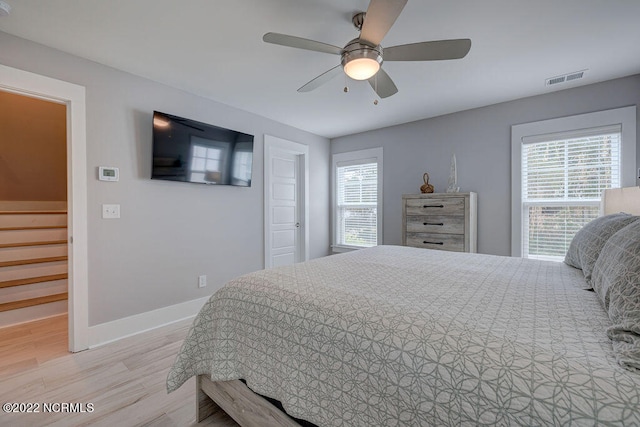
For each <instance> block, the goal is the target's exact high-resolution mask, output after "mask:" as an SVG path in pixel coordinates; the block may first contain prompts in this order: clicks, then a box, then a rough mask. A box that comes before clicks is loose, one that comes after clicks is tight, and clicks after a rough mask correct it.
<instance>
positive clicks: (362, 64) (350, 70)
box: [344, 58, 380, 80]
mask: <svg viewBox="0 0 640 427" xmlns="http://www.w3.org/2000/svg"><path fill="white" fill-rule="evenodd" d="M378 70H380V63H379V62H378V61H376V60H375V59H371V58H355V59H352V60H351V61H349V62H347V63H346V64H344V72H345V73H347V76H349V77H351V78H352V79H354V80H368V79H370V78H371V77H373V76H374V75H375V74H376V73H377V72H378Z"/></svg>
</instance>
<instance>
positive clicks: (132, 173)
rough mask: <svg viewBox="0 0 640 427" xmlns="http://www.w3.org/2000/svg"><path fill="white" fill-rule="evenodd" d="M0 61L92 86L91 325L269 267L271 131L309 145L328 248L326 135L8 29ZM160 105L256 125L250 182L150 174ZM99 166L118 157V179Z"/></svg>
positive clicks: (313, 216)
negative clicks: (102, 175) (113, 214)
mask: <svg viewBox="0 0 640 427" xmlns="http://www.w3.org/2000/svg"><path fill="white" fill-rule="evenodd" d="M0 63H1V64H4V65H7V66H10V67H14V68H20V69H23V70H27V71H31V72H34V73H37V74H41V75H45V76H49V77H53V78H56V79H60V80H64V81H68V82H71V83H75V84H79V85H83V86H85V87H86V108H87V168H88V176H87V182H88V215H89V218H88V224H89V225H88V233H89V236H88V237H89V323H90V325H91V326H93V325H96V324H100V323H104V322H108V321H111V320H116V319H119V318H123V317H126V316H131V315H134V314H137V313H143V312H146V311H149V310H153V309H157V308H161V307H165V306H169V305H173V304H177V303H180V302H183V301H188V300H192V299H196V298H200V297H203V296H207V295H209V294H212V293H213V292H214V291H215V290H216V289H218V288H219V287H220V286H221V285H223V284H224V283H225V282H226V281H228V280H229V279H231V278H233V277H235V276H237V275H239V274H242V273H246V272H249V271H253V270H258V269H261V268H262V267H263V253H264V249H263V241H264V238H263V214H262V206H263V179H262V173H263V140H264V134H270V135H274V136H277V137H280V138H284V139H289V140H292V141H296V142H300V143H303V144H306V145H308V146H309V147H310V174H309V176H310V187H311V189H312V195H313V197H311V198H310V218H309V220H310V256H311V258H315V257H319V256H324V255H327V253H328V248H329V238H328V236H329V169H330V163H329V160H330V154H329V151H330V144H329V140H328V139H326V138H322V137H319V136H316V135H313V134H310V133H307V132H303V131H301V130H299V129H295V128H292V127H289V126H285V125H283V124H280V123H277V122H274V121H272V120H268V119H266V118H263V117H260V116H257V115H255V114H250V113H247V112H245V111H241V110H238V109H234V108H231V107H229V106H226V105H222V104H220V103H216V102H213V101H211V100H208V99H204V98H201V97H198V96H195V95H192V94H189V93H186V92H183V91H180V90H177V89H174V88H171V87H168V86H164V85H162V84H159V83H156V82H153V81H150V80H146V79H143V78H140V77H137V76H133V75H131V74H127V73H124V72H121V71H117V70H115V69H112V68H109V67H105V66H102V65H99V64H96V63H94V62H91V61H87V60H84V59H81V58H78V57H75V56H72V55H68V54H65V53H63V52H60V51H57V50H54V49H51V48H48V47H45V46H42V45H38V44H35V43H32V42H29V41H26V40H24V39H20V38H17V37H14V36H11V35H8V34H6V33H2V32H0ZM153 110H159V111H162V112H166V113H171V114H175V115H178V116H182V117H188V118H192V119H195V120H198V121H202V122H207V123H212V124H215V125H218V126H222V127H228V128H231V129H235V130H239V131H242V132H245V133H250V134H254V135H255V136H256V140H255V142H256V143H255V146H254V160H253V182H252V187H251V188H237V187H211V186H205V185H196V184H187V183H179V182H168V181H157V180H153V181H152V180H150V179H149V177H150V174H151V131H152V124H151V123H152V112H153ZM101 165H102V166H116V167H119V168H120V181H119V182H117V183H109V182H101V181H98V180H97V167H98V166H101ZM103 203H119V204H120V205H121V215H122V218H121V219H120V220H103V219H101V204H103ZM201 274H206V275H207V276H208V287H206V288H204V289H198V287H197V277H198V275H201Z"/></svg>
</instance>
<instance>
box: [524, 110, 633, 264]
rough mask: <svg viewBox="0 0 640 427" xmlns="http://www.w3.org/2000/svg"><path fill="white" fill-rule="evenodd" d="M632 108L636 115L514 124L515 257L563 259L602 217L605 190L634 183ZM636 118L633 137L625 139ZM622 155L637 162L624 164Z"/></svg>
mask: <svg viewBox="0 0 640 427" xmlns="http://www.w3.org/2000/svg"><path fill="white" fill-rule="evenodd" d="M628 108H631V109H633V111H632V115H633V117H630V116H629V115H630V114H631V112H630V111H628V110H627V109H618V110H609V111H605V112H599V113H591V114H585V115H581V116H573V117H569V118H563V119H556V120H551V121H545V122H537V123H529V124H525V125H517V126H513V129H512V137H514V138H513V140H512V143H513V158H512V163H513V164H512V169H513V177H512V178H513V199H514V201H513V206H512V219H513V225H512V245H513V246H512V254H513V255H516V256H523V257H525V258H537V259H547V260H554V261H562V260H563V259H564V255H565V254H566V252H567V249H568V248H569V244H570V243H571V240H572V239H573V236H574V235H575V233H576V232H577V231H578V230H579V229H580V228H582V226H583V225H584V224H586V223H587V222H589V221H591V220H592V219H594V218H596V217H597V216H598V215H599V212H600V198H601V195H602V191H603V190H604V189H606V188H616V187H621V186H623V185H634V183H635V179H634V170H635V107H628ZM625 112H626V113H627V114H625ZM631 119H632V120H633V122H634V123H633V127H634V131H633V135H629V134H626V135H625V133H624V132H623V129H625V128H627V126H628V125H630V124H629V123H627V122H626V121H627V120H631ZM576 125H582V126H585V127H583V128H575V127H574V126H576ZM594 125H595V126H594ZM586 126H588V127H586ZM572 128H573V129H572ZM565 129H572V130H565ZM623 141H627V144H626V145H623ZM623 153H624V157H626V156H630V157H632V162H627V163H626V164H623ZM627 169H630V171H627ZM623 171H625V173H626V176H627V177H629V178H628V179H627V181H626V183H623V176H624V175H623Z"/></svg>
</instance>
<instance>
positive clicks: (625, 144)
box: [511, 105, 636, 257]
mask: <svg viewBox="0 0 640 427" xmlns="http://www.w3.org/2000/svg"><path fill="white" fill-rule="evenodd" d="M615 125H620V126H621V146H620V156H621V159H622V161H621V164H620V183H621V185H622V186H623V187H630V186H634V185H636V173H635V171H636V106H635V105H633V106H629V107H622V108H615V109H611V110H604V111H597V112H593V113H586V114H579V115H575V116H568V117H561V118H557V119H550V120H542V121H538V122H531V123H523V124H518V125H513V126H511V255H512V256H515V257H521V256H522V249H523V240H524V224H523V221H522V212H523V207H522V146H523V145H524V143H525V142H524V141H526V140H532V139H537V138H544V135H549V134H561V133H573V132H575V133H579V132H580V131H582V130H586V129H590V128H601V127H607V126H615ZM567 204H570V202H567Z"/></svg>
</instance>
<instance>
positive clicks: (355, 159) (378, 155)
mask: <svg viewBox="0 0 640 427" xmlns="http://www.w3.org/2000/svg"><path fill="white" fill-rule="evenodd" d="M339 163H351V164H364V163H376V164H377V182H378V185H377V195H376V198H377V212H376V231H377V241H378V245H381V244H383V243H382V242H383V240H382V235H383V233H382V224H383V221H382V219H383V215H382V207H383V194H382V183H383V150H382V147H377V148H368V149H364V150H357V151H349V152H345V153H336V154H333V155H332V156H331V250H332V251H333V252H334V253H339V252H349V251H353V250H358V249H364V247H361V246H350V245H342V244H338V243H337V231H338V209H337V204H338V203H337V197H338V189H337V184H338V183H337V179H336V174H337V168H338V164H339Z"/></svg>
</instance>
